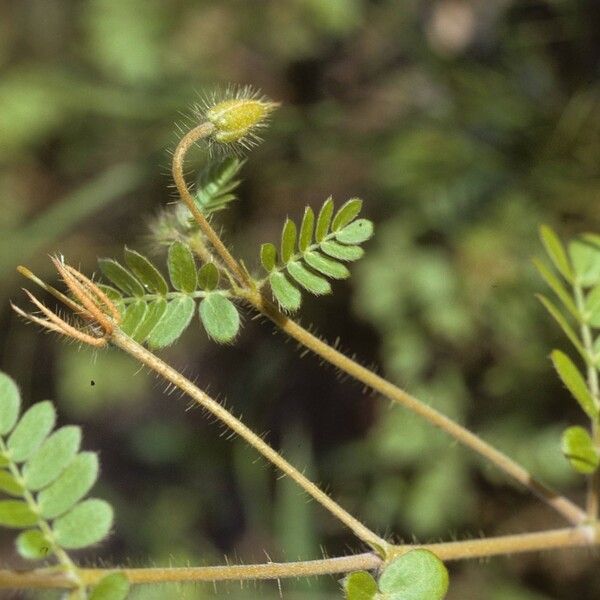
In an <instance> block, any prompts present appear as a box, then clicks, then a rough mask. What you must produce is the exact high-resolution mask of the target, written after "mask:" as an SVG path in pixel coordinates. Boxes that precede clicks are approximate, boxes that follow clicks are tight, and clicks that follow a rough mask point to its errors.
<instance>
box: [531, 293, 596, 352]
mask: <svg viewBox="0 0 600 600" xmlns="http://www.w3.org/2000/svg"><path fill="white" fill-rule="evenodd" d="M536 298H537V299H538V300H539V301H540V302H541V303H542V304H543V305H544V308H545V309H546V310H547V311H548V312H549V313H550V315H551V316H552V318H553V319H554V320H555V321H556V322H557V323H558V324H559V325H560V328H561V329H562V330H563V332H564V333H565V335H566V336H567V337H568V338H569V340H570V341H571V343H572V344H573V346H575V348H576V349H577V352H579V354H580V355H581V357H582V358H583V360H587V353H586V351H585V349H584V347H583V346H582V345H581V342H580V341H579V338H578V337H577V334H576V333H575V332H574V331H573V328H572V327H571V326H570V325H569V323H568V321H567V319H565V317H564V316H563V314H562V313H561V312H560V310H558V308H557V307H556V306H555V305H554V304H553V303H552V302H551V301H550V300H548V298H546V296H544V295H543V294H536Z"/></svg>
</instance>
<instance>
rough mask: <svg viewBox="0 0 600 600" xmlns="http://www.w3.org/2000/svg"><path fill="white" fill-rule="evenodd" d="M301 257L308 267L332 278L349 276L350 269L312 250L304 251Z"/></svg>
mask: <svg viewBox="0 0 600 600" xmlns="http://www.w3.org/2000/svg"><path fill="white" fill-rule="evenodd" d="M302 258H303V259H304V260H305V261H306V263H307V264H308V266H309V267H312V268H313V269H314V270H315V271H318V272H319V273H323V275H327V277H331V278H332V279H346V278H348V277H350V271H348V269H347V268H346V267H345V266H344V265H343V264H342V263H339V262H337V261H336V260H332V259H331V258H327V257H326V256H323V255H322V254H319V253H318V252H314V251H313V250H311V251H309V252H306V253H305V254H304V256H303V257H302Z"/></svg>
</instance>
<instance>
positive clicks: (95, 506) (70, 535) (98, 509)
mask: <svg viewBox="0 0 600 600" xmlns="http://www.w3.org/2000/svg"><path fill="white" fill-rule="evenodd" d="M112 522H113V509H112V507H111V506H110V504H108V502H105V501H104V500H99V499H97V498H90V499H88V500H84V501H83V502H81V503H80V504H77V505H76V506H75V507H74V508H72V509H71V510H70V511H69V512H68V513H67V514H66V515H63V516H62V517H59V518H58V519H56V520H55V521H54V523H53V525H52V530H53V533H54V537H55V538H56V541H57V543H58V544H59V545H60V546H62V547H63V548H67V549H70V550H76V549H77V548H85V547H87V546H91V545H92V544H96V543H97V542H99V541H100V540H102V539H103V538H105V537H106V536H107V535H108V532H109V531H110V528H111V527H112Z"/></svg>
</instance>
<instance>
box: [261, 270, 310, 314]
mask: <svg viewBox="0 0 600 600" xmlns="http://www.w3.org/2000/svg"><path fill="white" fill-rule="evenodd" d="M269 283H270V285H271V291H272V292H273V296H274V297H275V300H277V302H278V303H279V306H280V307H281V308H282V309H283V310H286V311H290V312H293V311H295V310H298V309H299V308H300V303H301V301H302V294H301V293H300V290H299V289H298V288H297V287H295V286H293V285H292V284H291V283H290V281H289V279H288V278H287V277H286V276H285V275H284V274H283V273H281V272H280V271H274V272H273V273H271V275H269Z"/></svg>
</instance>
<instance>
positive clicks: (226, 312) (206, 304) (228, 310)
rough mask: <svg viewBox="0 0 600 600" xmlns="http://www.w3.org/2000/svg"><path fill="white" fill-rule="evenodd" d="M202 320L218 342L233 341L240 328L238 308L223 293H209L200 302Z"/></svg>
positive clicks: (211, 335) (209, 334)
mask: <svg viewBox="0 0 600 600" xmlns="http://www.w3.org/2000/svg"><path fill="white" fill-rule="evenodd" d="M199 313H200V320H201V321H202V324H203V325H204V329H206V333H207V334H208V336H209V337H210V338H212V339H213V340H215V341H217V342H221V343H226V342H231V341H232V340H233V339H234V338H235V336H236V335H237V334H238V331H239V329H240V315H239V313H238V311H237V308H236V307H235V305H234V304H233V302H231V300H229V298H226V297H225V296H223V295H222V294H219V293H213V294H209V295H208V296H206V298H204V300H202V302H200V308H199Z"/></svg>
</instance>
